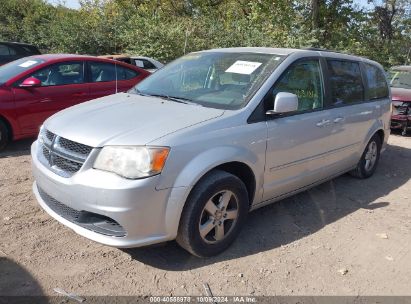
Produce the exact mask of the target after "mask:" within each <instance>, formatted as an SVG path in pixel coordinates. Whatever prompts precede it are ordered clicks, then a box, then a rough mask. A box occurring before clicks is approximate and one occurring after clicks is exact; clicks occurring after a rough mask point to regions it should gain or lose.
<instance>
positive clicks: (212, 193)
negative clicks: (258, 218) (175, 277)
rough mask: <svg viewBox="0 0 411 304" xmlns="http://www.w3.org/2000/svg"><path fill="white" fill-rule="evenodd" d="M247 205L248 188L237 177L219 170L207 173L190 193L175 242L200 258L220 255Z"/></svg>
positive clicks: (239, 226)
mask: <svg viewBox="0 0 411 304" xmlns="http://www.w3.org/2000/svg"><path fill="white" fill-rule="evenodd" d="M248 206H249V204H248V193H247V189H246V187H245V185H244V183H243V182H242V181H241V180H240V179H239V178H238V177H236V176H234V175H232V174H229V173H227V172H225V171H219V170H215V171H212V172H210V173H208V174H207V175H206V176H205V177H204V178H202V179H201V180H200V182H199V183H198V184H197V185H196V186H195V187H194V188H193V190H192V192H191V193H190V195H189V198H188V200H187V202H186V206H185V207H184V210H183V213H182V215H181V221H180V225H179V229H178V236H177V242H178V243H179V245H180V246H181V247H183V248H184V249H186V250H187V251H189V252H190V253H192V254H194V255H196V256H199V257H208V256H213V255H216V254H219V253H220V252H222V251H224V250H225V249H227V248H228V247H229V246H230V244H231V243H232V242H233V241H234V240H235V238H236V237H237V235H238V233H239V232H240V228H241V227H242V226H243V224H244V222H245V220H246V218H247V214H248Z"/></svg>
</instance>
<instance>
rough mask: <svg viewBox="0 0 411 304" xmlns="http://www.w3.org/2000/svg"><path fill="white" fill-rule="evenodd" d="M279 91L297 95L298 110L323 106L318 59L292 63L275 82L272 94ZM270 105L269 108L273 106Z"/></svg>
mask: <svg viewBox="0 0 411 304" xmlns="http://www.w3.org/2000/svg"><path fill="white" fill-rule="evenodd" d="M279 92H287V93H293V94H295V95H297V96H298V111H307V110H313V109H317V108H321V107H322V106H323V95H324V94H323V85H322V78H321V68H320V64H319V62H318V60H309V61H303V62H299V63H296V64H294V65H292V66H291V67H290V68H289V69H288V70H287V71H286V72H285V73H284V74H283V75H282V76H281V78H280V80H279V81H278V82H277V83H276V84H275V86H274V91H273V96H275V95H276V94H277V93H279ZM273 106H274V105H273V104H272V105H270V109H272V108H273Z"/></svg>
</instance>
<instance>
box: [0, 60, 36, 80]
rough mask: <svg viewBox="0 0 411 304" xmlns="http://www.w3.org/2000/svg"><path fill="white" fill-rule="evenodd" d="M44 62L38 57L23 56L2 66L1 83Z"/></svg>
mask: <svg viewBox="0 0 411 304" xmlns="http://www.w3.org/2000/svg"><path fill="white" fill-rule="evenodd" d="M43 62H44V60H43V59H38V58H30V57H28V58H22V59H19V60H16V61H12V62H10V63H8V64H5V65H3V66H1V67H0V84H3V83H5V82H7V81H8V80H10V79H11V78H13V77H15V76H17V75H19V74H20V73H23V72H25V71H27V70H29V69H31V68H33V67H35V66H38V65H40V64H42V63H43Z"/></svg>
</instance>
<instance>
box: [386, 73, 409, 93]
mask: <svg viewBox="0 0 411 304" xmlns="http://www.w3.org/2000/svg"><path fill="white" fill-rule="evenodd" d="M388 79H389V81H390V85H391V87H393V88H402V89H411V71H402V70H390V72H389V75H388Z"/></svg>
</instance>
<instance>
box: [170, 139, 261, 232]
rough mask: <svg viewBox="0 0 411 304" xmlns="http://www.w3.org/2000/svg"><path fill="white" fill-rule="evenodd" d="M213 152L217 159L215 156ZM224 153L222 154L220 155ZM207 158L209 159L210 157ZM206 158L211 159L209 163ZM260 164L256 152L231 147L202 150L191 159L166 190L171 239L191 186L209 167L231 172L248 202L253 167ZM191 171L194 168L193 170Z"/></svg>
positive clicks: (254, 179)
mask: <svg viewBox="0 0 411 304" xmlns="http://www.w3.org/2000/svg"><path fill="white" fill-rule="evenodd" d="M216 155H219V156H220V157H221V158H220V159H217V158H216ZM223 155H224V157H222V156H223ZM210 157H211V158H210ZM210 159H212V160H213V161H212V162H210ZM259 165H261V166H262V170H263V168H264V167H263V166H264V164H259V162H258V157H257V155H255V154H253V153H252V152H251V151H249V150H246V151H244V150H243V149H236V148H234V147H224V148H221V149H212V150H209V151H205V152H204V153H202V154H200V155H198V156H197V157H195V158H194V159H193V160H191V161H190V162H189V163H188V164H187V165H186V166H185V168H184V169H183V170H182V172H180V174H179V176H178V177H177V178H176V181H175V184H174V186H173V187H172V188H171V190H170V194H169V198H168V202H167V207H166V209H167V210H166V219H165V220H166V229H167V232H168V235H169V236H171V238H175V237H176V235H177V231H178V226H179V223H180V219H181V214H182V212H183V209H184V206H185V204H186V202H187V198H188V197H189V195H190V193H191V192H192V190H193V188H194V186H195V185H197V184H198V183H199V182H200V181H201V179H202V178H203V177H204V176H205V175H207V174H208V173H209V172H211V171H213V170H223V171H225V172H228V173H231V174H233V175H235V176H237V177H238V178H239V179H240V180H242V181H243V182H244V184H245V186H246V189H247V192H248V199H249V204H250V206H251V204H252V203H253V201H254V199H255V197H256V193H257V187H258V184H259V180H258V176H256V175H255V173H254V172H255V170H258V169H255V168H254V170H253V167H258V166H259ZM193 170H194V171H193Z"/></svg>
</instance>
